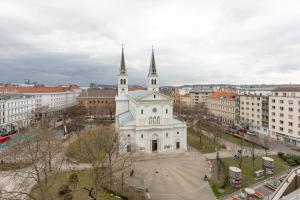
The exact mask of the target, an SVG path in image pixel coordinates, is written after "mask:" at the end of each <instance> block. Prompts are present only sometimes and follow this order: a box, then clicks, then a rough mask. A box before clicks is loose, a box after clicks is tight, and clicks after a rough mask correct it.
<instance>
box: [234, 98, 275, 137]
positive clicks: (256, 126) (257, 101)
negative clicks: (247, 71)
mask: <svg viewBox="0 0 300 200" xmlns="http://www.w3.org/2000/svg"><path fill="white" fill-rule="evenodd" d="M239 100H240V104H239V105H240V109H239V112H240V115H239V117H240V122H239V123H240V124H244V125H248V127H249V130H252V131H255V132H256V133H260V134H268V124H269V119H268V118H269V111H268V110H269V109H268V104H269V102H268V101H269V98H268V96H262V95H252V94H249V95H240V96H239Z"/></svg>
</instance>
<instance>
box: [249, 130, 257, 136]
mask: <svg viewBox="0 0 300 200" xmlns="http://www.w3.org/2000/svg"><path fill="white" fill-rule="evenodd" d="M247 134H248V135H253V136H256V135H257V134H256V132H255V131H252V130H248V131H247Z"/></svg>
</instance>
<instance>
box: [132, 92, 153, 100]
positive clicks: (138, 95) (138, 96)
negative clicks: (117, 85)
mask: <svg viewBox="0 0 300 200" xmlns="http://www.w3.org/2000/svg"><path fill="white" fill-rule="evenodd" d="M152 93H153V92H152V91H148V90H135V91H129V92H128V96H130V97H132V98H133V99H135V100H138V99H141V98H143V97H145V96H147V95H149V94H152Z"/></svg>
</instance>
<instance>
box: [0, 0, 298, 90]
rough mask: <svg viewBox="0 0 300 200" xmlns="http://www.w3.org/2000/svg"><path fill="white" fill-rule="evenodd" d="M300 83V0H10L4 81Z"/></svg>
mask: <svg viewBox="0 0 300 200" xmlns="http://www.w3.org/2000/svg"><path fill="white" fill-rule="evenodd" d="M122 43H124V45H125V58H126V66H127V68H128V73H129V83H130V84H141V85H142V84H145V83H146V77H147V71H148V68H149V63H150V55H151V46H152V45H154V49H155V56H156V64H157V68H158V73H159V75H160V83H161V85H180V84H196V83H232V84H239V83H241V84H245V83H247V84H249V83H300V1H299V0H294V1H290V0H284V1H283V0H278V1H277V0H206V1H204V0H186V1H185V0H181V1H176V0H118V1H116V0H107V1H103V0H51V1H49V0H26V1H25V0H24V1H23V0H1V1H0V82H18V83H22V82H24V79H31V80H34V81H38V82H40V83H54V84H64V83H75V84H79V85H88V84H89V83H90V82H97V83H103V84H115V82H116V74H117V68H118V67H119V63H120V54H121V44H122Z"/></svg>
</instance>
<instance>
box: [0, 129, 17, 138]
mask: <svg viewBox="0 0 300 200" xmlns="http://www.w3.org/2000/svg"><path fill="white" fill-rule="evenodd" d="M16 133H17V131H16V130H11V131H9V132H6V133H2V134H1V135H0V137H5V136H9V135H13V134H16Z"/></svg>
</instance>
